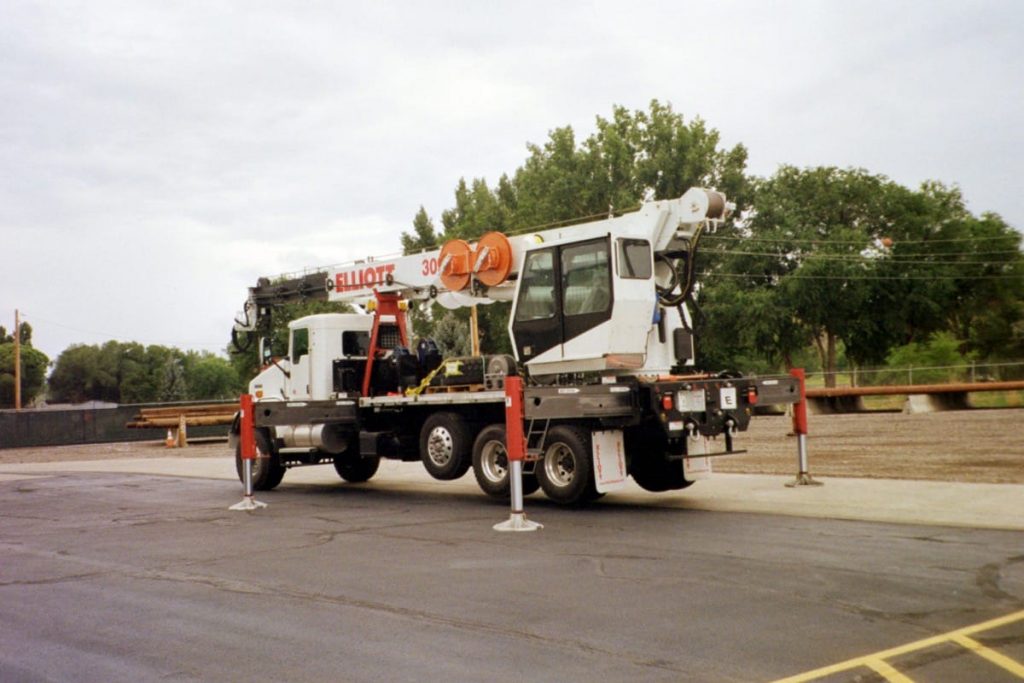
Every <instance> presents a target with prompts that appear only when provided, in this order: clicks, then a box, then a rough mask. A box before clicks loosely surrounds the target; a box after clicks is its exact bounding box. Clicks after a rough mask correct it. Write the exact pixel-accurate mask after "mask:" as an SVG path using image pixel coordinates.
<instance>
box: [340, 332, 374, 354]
mask: <svg viewBox="0 0 1024 683" xmlns="http://www.w3.org/2000/svg"><path fill="white" fill-rule="evenodd" d="M369 352H370V333H369V332H354V331H352V330H349V331H348V332H342V333H341V355H343V356H345V357H351V356H358V357H360V358H365V357H366V356H367V354H369Z"/></svg>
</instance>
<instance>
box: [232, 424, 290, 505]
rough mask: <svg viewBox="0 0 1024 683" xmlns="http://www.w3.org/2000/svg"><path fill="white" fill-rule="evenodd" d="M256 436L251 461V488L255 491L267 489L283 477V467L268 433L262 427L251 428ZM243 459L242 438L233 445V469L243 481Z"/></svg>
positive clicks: (274, 485)
mask: <svg viewBox="0 0 1024 683" xmlns="http://www.w3.org/2000/svg"><path fill="white" fill-rule="evenodd" d="M253 436H255V438H256V459H255V460H253V461H252V488H253V490H255V491H269V490H271V489H272V488H274V487H276V486H277V485H278V484H280V483H281V480H282V479H284V473H285V471H286V470H285V467H284V466H283V465H282V464H281V458H280V456H279V455H278V453H277V449H276V448H274V444H273V441H271V439H270V434H268V433H267V431H266V430H264V429H256V430H253ZM244 467H245V461H244V459H243V458H242V440H241V439H239V440H238V445H237V446H235V470H236V471H237V472H238V479H239V481H241V482H243V483H244V482H245V475H244V474H243V471H244Z"/></svg>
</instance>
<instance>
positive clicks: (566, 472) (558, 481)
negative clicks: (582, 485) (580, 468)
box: [544, 443, 576, 486]
mask: <svg viewBox="0 0 1024 683" xmlns="http://www.w3.org/2000/svg"><path fill="white" fill-rule="evenodd" d="M544 474H545V476H546V478H547V480H548V481H550V482H551V483H552V484H554V485H555V486H568V485H569V484H571V483H572V480H573V478H574V477H575V476H576V458H575V456H573V453H572V449H571V448H569V447H568V446H567V445H565V444H564V443H554V444H551V445H550V446H549V447H548V450H547V452H546V453H545V454H544Z"/></svg>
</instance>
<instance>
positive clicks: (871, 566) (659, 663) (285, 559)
mask: <svg viewBox="0 0 1024 683" xmlns="http://www.w3.org/2000/svg"><path fill="white" fill-rule="evenodd" d="M233 469H234V468H233V463H232V461H231V460H230V459H229V458H189V457H187V456H179V455H175V456H171V457H168V458H157V459H140V460H108V461H102V462H86V463H77V462H76V463H55V464H38V465H7V466H4V467H2V468H0V558H2V561H0V631H2V637H0V681H49V680H52V681H66V680H75V681H147V680H171V681H244V680H257V679H262V680H290V681H307V680H333V681H378V680H380V681H402V680H409V681H428V680H429V681H436V680H446V681H481V680H487V681H526V680H530V681H534V680H535V681H556V680H557V681H583V680H587V681H591V680H607V681H619V680H622V681H626V680H629V681H648V680H651V681H680V680H694V681H770V680H775V679H780V678H785V677H788V676H799V675H800V674H801V673H802V672H807V671H810V670H813V669H817V668H819V667H825V666H830V665H836V664H837V663H841V662H844V661H846V660H850V659H851V658H861V659H857V660H856V661H854V662H853V664H852V665H851V666H853V668H847V669H841V670H838V672H837V671H833V672H831V673H829V674H827V676H828V678H827V679H822V680H830V681H832V680H853V679H854V678H855V677H857V676H860V677H861V678H859V679H858V680H872V678H871V676H876V677H877V676H878V675H880V674H877V673H872V669H874V671H878V669H877V668H876V667H874V666H873V663H874V662H875V661H876V659H877V660H878V661H883V660H882V659H879V658H877V657H875V658H872V657H870V656H868V655H871V653H878V652H880V651H885V650H887V649H891V648H894V647H896V646H900V645H903V644H906V643H913V642H915V641H922V639H930V640H925V641H922V642H924V643H925V645H924V646H922V647H919V648H917V649H913V650H912V651H906V652H903V651H900V652H899V653H897V654H894V655H891V656H888V658H887V659H886V660H885V662H888V664H886V665H891V666H893V667H895V668H896V669H897V670H898V671H900V672H902V674H901V675H906V676H908V677H910V678H911V679H912V680H950V681H972V680H978V681H998V680H1018V678H1017V677H1016V675H1015V674H1014V673H1013V669H1012V668H1009V669H1008V668H1006V666H1010V665H1006V663H1005V662H1003V665H1001V664H1000V663H999V662H1000V660H999V657H1003V658H1004V659H1005V660H1007V661H1010V662H1014V661H1015V662H1022V661H1024V534H1022V533H1021V531H1022V527H1024V524H1022V519H1024V509H1022V507H1021V506H1022V505H1024V495H1022V493H1024V492H1022V489H1024V487H1020V486H1011V485H1007V486H1004V485H954V484H951V485H943V484H935V483H922V482H889V481H869V480H836V479H828V480H825V486H823V487H820V488H818V487H815V488H798V489H787V488H785V487H784V486H783V485H782V484H783V482H784V480H785V478H778V477H748V476H743V475H716V476H715V477H714V478H713V479H710V480H707V481H701V482H698V483H697V484H695V485H694V486H692V487H691V488H689V489H686V490H685V491H681V492H677V493H673V494H670V495H664V494H661V495H656V494H648V493H646V492H643V491H640V490H639V489H634V488H632V487H631V488H630V489H629V490H627V491H624V492H619V493H615V494H609V495H608V496H607V497H606V498H604V499H602V501H600V502H599V503H597V504H595V505H592V506H590V507H587V508H583V509H577V510H567V509H563V508H560V507H557V506H555V505H552V504H550V503H548V502H547V501H546V500H544V499H543V497H542V496H540V495H539V494H538V495H535V496H530V497H529V498H527V512H528V515H529V516H530V518H531V519H535V520H538V521H540V522H542V523H543V524H544V525H545V526H544V529H542V530H541V531H538V532H533V533H522V534H502V533H498V532H495V531H493V530H492V528H491V527H492V525H493V524H494V523H496V522H499V521H502V520H504V519H506V518H507V517H508V510H507V508H506V507H505V506H503V505H501V504H498V503H494V502H491V501H489V500H488V499H486V498H484V497H483V496H482V495H481V494H480V493H479V492H478V491H477V490H476V487H475V484H474V483H473V481H472V475H468V476H467V477H466V478H465V479H463V480H460V481H458V482H436V481H434V480H432V479H429V478H428V477H426V476H425V475H424V474H422V472H421V468H420V467H419V466H418V465H416V464H401V463H384V464H383V465H382V467H381V472H380V474H379V475H378V477H377V478H375V479H374V480H373V481H372V482H370V483H368V484H365V485H348V484H344V483H343V482H341V481H340V480H339V479H338V478H337V477H336V475H335V474H334V472H333V468H331V467H329V466H328V467H319V468H308V469H305V470H296V471H293V472H289V474H288V476H286V478H285V481H284V483H283V484H282V486H281V487H279V488H278V489H277V490H275V491H271V492H265V493H261V494H259V495H258V498H259V499H261V500H263V501H264V502H266V503H268V507H267V508H266V509H263V510H260V511H257V512H250V513H246V512H232V511H229V510H228V509H227V508H228V506H229V505H231V504H232V503H234V502H237V501H238V500H239V498H240V493H241V491H240V487H239V484H238V482H237V480H236V479H234V474H233ZM1018 613H1020V618H1019V619H1018V618H1017V617H1016V615H1017V614H1018ZM1000 618H1001V619H1003V622H999V623H1000V625H999V626H998V627H992V628H982V627H979V628H982V630H981V631H978V632H977V633H974V635H973V636H972V638H973V639H974V642H978V643H980V644H981V645H982V649H983V650H987V651H989V652H994V653H995V654H996V656H995V657H991V658H986V657H984V656H981V655H979V651H971V650H968V649H966V648H965V647H963V646H962V644H956V643H955V642H954V639H956V638H959V639H960V640H963V638H964V637H966V636H963V634H959V632H958V631H957V630H958V629H963V628H964V627H968V626H970V625H972V624H973V625H978V624H982V626H984V624H986V623H987V622H988V620H992V619H1000ZM1004 622H1005V623H1004ZM937 638H938V639H939V640H936V639H937ZM943 638H945V639H944V640H943ZM958 642H959V641H958ZM865 656H868V657H867V658H866V659H864V658H865ZM862 659H863V661H861V660H862ZM885 662H883V663H885ZM801 680H803V679H801ZM806 680H811V679H806ZM876 680H882V679H877V678H876Z"/></svg>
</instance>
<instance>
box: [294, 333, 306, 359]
mask: <svg viewBox="0 0 1024 683" xmlns="http://www.w3.org/2000/svg"><path fill="white" fill-rule="evenodd" d="M307 355H309V329H307V328H305V327H298V328H296V329H294V330H292V363H298V362H299V359H300V358H302V357H303V356H307Z"/></svg>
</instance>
